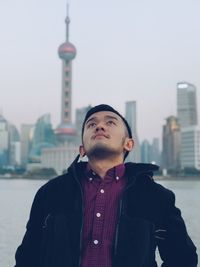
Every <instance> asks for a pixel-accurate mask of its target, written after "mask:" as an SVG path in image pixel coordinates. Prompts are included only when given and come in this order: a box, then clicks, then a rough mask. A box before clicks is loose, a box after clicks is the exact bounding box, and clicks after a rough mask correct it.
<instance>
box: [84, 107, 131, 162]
mask: <svg viewBox="0 0 200 267" xmlns="http://www.w3.org/2000/svg"><path fill="white" fill-rule="evenodd" d="M127 143H128V145H127ZM132 146H133V141H132V139H130V138H129V137H128V134H127V129H126V127H125V125H124V122H123V120H122V119H121V118H120V117H119V116H118V115H117V114H115V113H113V112H110V111H100V112H97V113H94V114H92V115H91V116H90V117H89V118H88V119H87V121H86V123H85V127H84V132H83V150H84V153H85V154H86V155H87V156H88V158H92V157H96V158H106V157H108V156H114V155H122V157H123V155H124V152H125V151H130V150H131V149H132Z"/></svg>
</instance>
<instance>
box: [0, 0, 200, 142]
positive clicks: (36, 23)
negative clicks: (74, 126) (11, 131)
mask: <svg viewBox="0 0 200 267" xmlns="http://www.w3.org/2000/svg"><path fill="white" fill-rule="evenodd" d="M69 3H70V19H71V24H70V41H71V42H72V43H74V44H76V47H77V50H78V54H77V58H76V61H74V65H73V100H72V103H73V104H72V109H73V118H74V113H75V108H81V107H84V106H87V105H89V104H91V105H95V104H98V103H100V102H107V103H109V104H111V105H113V106H114V107H115V108H117V109H118V110H119V111H120V112H121V113H123V114H125V102H127V101H136V102H137V107H138V111H137V124H138V135H139V138H140V140H143V139H148V140H151V139H152V138H153V137H159V138H161V131H162V125H163V124H164V121H165V119H166V117H168V116H170V115H176V84H177V83H178V82H180V81H187V82H190V83H192V84H194V85H195V86H196V87H197V96H198V105H199V93H198V88H199V87H200V78H199V77H198V76H199V75H198V69H199V67H200V66H199V65H200V56H199V54H198V47H199V43H200V40H199V38H198V32H199V27H200V26H199V25H200V23H198V20H200V19H199V18H198V11H197V10H199V7H200V3H198V2H197V1H193V2H192V3H189V2H188V1H176V3H174V2H173V3H172V1H169V2H168V3H159V1H155V0H154V1H152V2H151V3H148V1H142V2H140V3H137V2H135V3H132V2H131V1H125V2H124V3H123V4H122V3H120V2H118V1H109V3H107V2H105V1H101V3H93V2H92V1H90V0H86V1H84V3H81V2H80V1H78V0H74V1H70V2H69ZM66 4H67V3H66V1H65V0H62V1H60V2H59V4H58V3H49V1H48V2H47V1H46V0H45V1H43V3H40V2H38V1H32V0H31V1H29V2H28V3H27V2H26V1H24V0H19V1H18V2H17V3H12V4H11V1H9V0H8V1H7V2H2V3H1V4H0V8H1V10H2V11H3V12H2V16H1V19H0V27H1V28H2V31H1V32H2V35H1V38H2V42H1V43H2V49H1V58H2V60H1V69H2V71H3V72H2V73H3V75H2V79H1V81H0V87H1V90H2V94H1V102H0V109H1V110H3V116H4V117H5V118H6V119H7V120H8V121H9V122H11V123H14V124H15V125H16V126H17V127H18V129H19V127H20V124H23V123H35V122H36V120H37V118H39V117H40V116H41V115H42V114H45V113H47V112H50V113H51V116H52V122H53V126H54V128H56V126H57V125H58V124H59V122H60V108H61V107H60V98H61V65H60V60H59V59H58V57H57V48H58V46H59V45H60V43H62V42H63V41H64V40H65V23H64V20H65V18H66ZM180 5H181V9H180ZM38 6H39V7H40V8H38ZM188 16H189V18H188ZM186 17H187V20H186V19H185V18H186ZM13 25H14V27H13ZM116 92H117V93H116ZM149 116H151V117H149ZM149 123H151V125H149ZM149 126H151V127H149Z"/></svg>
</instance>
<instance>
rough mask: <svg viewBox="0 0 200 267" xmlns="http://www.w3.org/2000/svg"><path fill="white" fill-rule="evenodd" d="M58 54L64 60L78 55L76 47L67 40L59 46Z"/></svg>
mask: <svg viewBox="0 0 200 267" xmlns="http://www.w3.org/2000/svg"><path fill="white" fill-rule="evenodd" d="M58 55H59V57H60V58H61V59H62V60H67V61H70V60H72V59H74V58H75V56H76V47H75V46H74V45H73V44H71V43H70V42H65V43H63V44H61V45H60V46H59V48H58Z"/></svg>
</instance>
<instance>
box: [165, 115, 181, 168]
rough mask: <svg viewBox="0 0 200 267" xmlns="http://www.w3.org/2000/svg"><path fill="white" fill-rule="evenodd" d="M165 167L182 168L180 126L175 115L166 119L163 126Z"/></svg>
mask: <svg viewBox="0 0 200 267" xmlns="http://www.w3.org/2000/svg"><path fill="white" fill-rule="evenodd" d="M162 155H163V167H164V168H166V169H171V170H177V169H179V168H180V126H179V124H178V119H177V118H176V117H175V116H170V117H168V118H167V119H166V124H165V125H164V126H163V150H162Z"/></svg>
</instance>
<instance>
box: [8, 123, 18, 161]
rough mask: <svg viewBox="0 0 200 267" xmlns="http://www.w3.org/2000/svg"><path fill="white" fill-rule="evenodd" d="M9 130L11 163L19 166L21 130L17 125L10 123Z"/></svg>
mask: <svg viewBox="0 0 200 267" xmlns="http://www.w3.org/2000/svg"><path fill="white" fill-rule="evenodd" d="M8 132H9V165H10V166H19V165H20V164H21V160H20V156H21V155H20V154H21V152H20V135H19V131H18V129H17V128H16V127H15V125H13V124H11V123H9V124H8Z"/></svg>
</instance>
